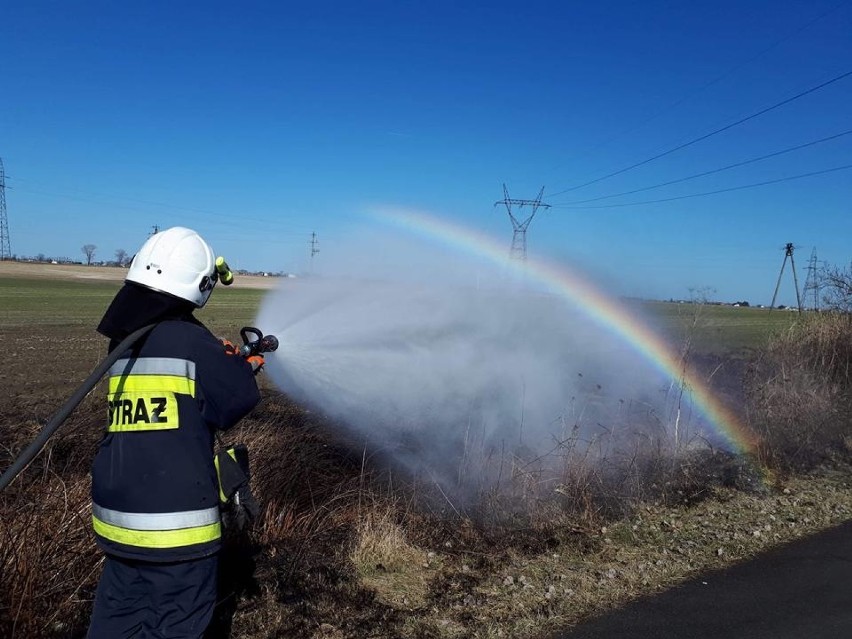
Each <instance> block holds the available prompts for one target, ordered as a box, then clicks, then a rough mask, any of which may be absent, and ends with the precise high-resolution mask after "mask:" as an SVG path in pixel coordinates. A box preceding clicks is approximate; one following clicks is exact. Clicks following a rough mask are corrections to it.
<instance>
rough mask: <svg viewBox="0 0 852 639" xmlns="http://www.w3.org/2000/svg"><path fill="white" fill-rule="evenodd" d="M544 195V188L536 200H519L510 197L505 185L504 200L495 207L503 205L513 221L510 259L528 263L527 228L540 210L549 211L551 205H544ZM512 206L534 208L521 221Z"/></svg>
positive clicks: (496, 203) (499, 201) (495, 204)
mask: <svg viewBox="0 0 852 639" xmlns="http://www.w3.org/2000/svg"><path fill="white" fill-rule="evenodd" d="M542 195H544V187H541V191H539V192H538V197H536V199H534V200H517V199H513V198H510V197H509V189H507V188H506V185H505V184H504V185H503V196H504V197H503V199H502V200H498V201H496V202H494V206H497V205H498V204H503V205H504V206H505V207H506V211H507V212H508V213H509V219H510V220H511V221H512V230H513V231H514V232H513V234H512V248H511V250H510V251H509V257H510V258H511V259H513V260H520V261H522V262H523V261H526V259H527V228H529V225H530V222H532V219H533V218H534V217H535V214H536V212H537V211H538V210H539V209H540V208H545V209H549V208H550V204H542V202H541V196H542ZM512 206H517V207H518V208H519V209H520V208H523V207H525V206H529V207H532V212H531V213H530V214H529V217H527V218H526V219H525V220H523V221H521V220H520V219H519V218H517V217H515V215H514V214H513V213H512Z"/></svg>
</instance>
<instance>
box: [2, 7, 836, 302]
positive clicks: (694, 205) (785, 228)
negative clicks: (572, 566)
mask: <svg viewBox="0 0 852 639" xmlns="http://www.w3.org/2000/svg"><path fill="white" fill-rule="evenodd" d="M4 25H5V29H4V32H3V37H2V38H0V59H1V60H3V73H2V76H0V77H2V84H0V157H2V158H3V161H4V163H5V167H6V173H7V175H8V180H7V185H8V186H9V187H10V188H9V190H8V191H7V205H8V214H9V229H10V236H11V242H12V249H13V252H15V253H17V254H22V255H34V254H37V253H45V254H48V255H56V256H69V257H73V258H82V253H81V251H80V247H81V246H82V245H83V244H86V243H93V244H96V245H97V246H98V257H100V258H103V259H109V258H111V257H112V256H113V254H114V251H115V250H116V249H118V248H124V249H126V250H128V251H129V252H131V253H132V252H133V251H135V249H136V248H137V247H138V246H139V244H141V242H142V241H143V240H144V239H145V237H146V234H147V233H148V232H149V230H150V229H151V226H152V225H154V224H158V225H160V226H161V227H165V226H170V225H175V224H183V225H185V226H191V227H193V228H196V229H197V230H198V231H200V232H201V233H202V234H203V235H204V236H205V237H207V238H208V239H209V241H210V242H211V244H213V246H214V248H215V249H216V250H217V252H220V253H223V254H224V255H226V256H227V257H228V258H229V260H230V261H231V262H233V263H235V264H236V265H238V266H240V267H245V268H250V269H269V270H282V269H283V270H291V271H299V270H303V269H305V268H306V267H307V262H308V256H309V246H308V242H309V239H310V234H311V232H316V233H317V234H318V236H319V239H320V243H321V250H322V251H323V253H321V254H320V256H319V257H318V258H317V259H318V260H321V259H322V258H324V257H325V256H326V255H328V254H329V253H331V254H333V253H334V252H335V251H336V250H337V249H338V247H339V248H340V249H341V250H342V248H343V247H344V246H345V245H346V243H347V241H348V238H351V237H352V236H353V234H355V233H357V232H358V231H359V230H363V228H364V227H365V226H366V225H370V224H375V223H376V222H375V220H374V219H372V218H370V217H369V216H365V215H364V213H365V211H367V210H369V208H370V207H371V206H373V205H393V206H403V207H412V208H416V209H419V210H423V211H429V212H432V213H434V214H437V215H441V216H445V217H448V218H450V219H453V220H455V221H457V222H459V223H462V224H465V225H468V226H471V227H474V228H477V229H479V230H481V231H483V232H486V233H489V234H492V235H494V236H496V237H504V238H505V241H506V246H507V251H508V247H509V244H510V241H511V226H510V223H509V220H508V218H507V216H506V213H505V211H504V210H501V209H499V208H497V209H495V208H494V206H493V203H494V202H495V201H496V200H498V199H501V198H502V183H504V182H505V183H507V185H508V186H509V190H510V195H512V196H513V197H519V198H530V197H534V195H535V194H536V193H537V192H538V190H539V188H541V186H542V185H544V186H545V198H544V200H545V201H546V202H549V203H550V204H552V205H554V207H553V208H551V209H550V210H548V211H546V212H540V213H539V215H538V216H537V217H536V219H535V220H534V221H533V223H532V225H531V227H530V231H529V235H528V250H529V253H530V255H531V256H542V257H547V258H549V259H564V260H570V261H571V262H573V263H578V264H580V265H582V266H583V267H584V268H587V269H589V270H590V271H592V272H595V273H599V274H601V275H603V276H604V277H606V278H607V279H608V280H609V281H613V282H616V283H617V284H616V286H617V288H618V292H619V293H624V294H631V295H641V296H650V297H657V298H668V297H675V298H678V297H687V296H688V295H689V289H691V288H693V289H695V288H702V287H711V288H712V289H715V290H716V293H715V295H714V297H717V298H719V299H726V300H733V299H749V300H752V301H753V302H755V303H757V302H763V303H767V302H768V301H769V299H770V298H771V295H772V290H773V288H774V284H775V278H776V277H777V275H778V270H779V268H780V266H781V262H782V259H783V252H782V250H781V247H782V246H783V245H784V244H785V243H787V242H793V243H795V245H796V246H797V247H798V251H797V253H796V258H797V266H799V269H800V273H799V274H800V277H801V279H804V276H805V271H804V267H805V266H806V263H807V259H808V257H809V255H810V252H811V249H812V248H813V247H816V248H817V251H818V255H819V258H820V259H821V260H825V261H828V262H832V263H836V264H845V263H847V262H848V260H849V259H850V257H852V255H850V247H852V243H850V237H852V198H850V196H852V170H844V171H838V172H834V173H829V174H825V175H821V176H815V177H812V178H807V179H802V180H795V181H790V182H785V183H779V184H774V185H770V186H766V187H761V188H755V189H749V190H741V191H734V192H729V193H723V194H719V195H714V196H707V197H696V198H690V199H684V200H677V201H673V202H666V203H658V204H646V205H640V206H625V207H619V208H605V209H591V208H589V209H574V208H567V207H565V206H561V207H560V206H556V205H565V204H567V203H570V202H572V201H576V200H583V199H590V198H595V197H600V196H604V195H610V194H613V193H620V192H622V191H627V190H631V189H635V188H642V187H645V186H649V185H653V184H656V183H659V182H664V181H668V180H674V179H677V178H680V177H683V176H687V175H691V174H694V173H699V172H702V171H707V170H712V169H715V168H718V167H721V166H724V165H727V164H731V163H734V162H738V161H742V160H746V159H749V158H752V157H755V156H759V155H763V154H768V153H771V152H774V151H778V150H782V149H785V148H788V147H792V146H795V145H798V144H803V143H806V142H810V141H813V140H817V139H821V138H824V137H827V136H830V135H834V134H837V133H840V132H843V131H846V130H850V129H852V112H850V109H849V105H850V104H852V76H850V77H848V78H845V79H843V80H839V81H837V82H835V83H834V84H832V85H830V86H827V87H825V88H824V89H821V90H819V91H816V92H814V93H812V94H810V95H808V96H805V97H803V98H801V99H799V100H796V101H794V102H792V103H790V104H789V105H786V106H784V107H781V108H779V109H776V110H774V111H772V112H770V113H767V114H766V115H764V116H761V117H759V118H755V119H754V120H751V121H749V122H747V123H745V124H743V125H740V126H738V127H734V128H732V129H731V130H729V131H726V132H724V133H721V134H719V135H716V136H713V137H711V138H709V139H707V140H706V141H703V142H701V143H698V144H695V145H693V146H691V147H689V148H687V149H684V150H682V151H679V152H676V153H672V154H670V155H668V156H666V157H664V158H661V159H659V160H657V161H654V162H650V163H648V164H646V165H643V166H641V167H638V168H636V169H634V170H631V171H628V172H625V173H623V174H621V175H618V176H615V177H612V178H610V179H606V180H602V181H600V182H598V183H595V184H593V185H589V186H587V187H584V188H580V189H576V190H572V191H569V192H567V193H562V194H560V195H554V196H553V197H549V194H555V193H558V192H560V191H564V190H565V189H569V188H571V187H574V186H576V185H578V184H582V183H584V182H587V181H589V180H592V179H595V178H597V177H600V176H602V175H605V174H608V173H611V172H613V171H616V170H618V169H621V168H623V167H625V166H628V165H631V164H633V163H635V162H638V161H641V160H643V159H645V158H648V157H651V156H653V155H656V154H657V153H660V152H661V151H665V150H667V149H669V148H671V147H674V146H677V145H678V144H681V143H683V142H685V141H688V140H690V139H693V138H696V137H698V136H700V135H703V134H705V133H708V132H710V131H712V130H714V129H717V128H720V127H722V126H724V125H726V124H728V123H730V122H733V121H735V120H738V119H740V118H742V117H745V116H747V115H750V114H751V113H754V112H756V111H759V110H761V109H763V108H765V107H768V106H770V105H772V104H774V103H777V102H780V101H781V100H783V99H785V98H788V97H791V96H793V95H795V94H797V93H800V92H802V91H804V90H806V89H809V88H811V87H813V86H816V85H818V84H820V83H822V82H825V81H827V80H829V79H831V78H834V77H836V76H838V75H840V74H842V73H845V72H847V71H850V70H852V37H850V35H849V34H850V33H852V2H849V1H846V2H839V1H838V0H807V1H805V0H801V1H799V0H796V1H791V0H787V1H785V2H778V1H777V0H775V1H770V0H766V1H764V0H740V1H729V0H721V1H715V2H703V1H696V2H673V1H662V0H659V1H658V0H643V1H635V2H627V1H615V0H613V1H609V2H607V1H603V2H596V3H579V2H535V1H532V2H524V3H519V2H512V3H500V2H492V3H475V2H365V3H350V2H322V1H320V2H313V3H281V2H278V3H272V2H270V3H239V4H238V3H220V2H179V3H174V2H170V3H166V2H150V3H136V4H135V5H133V6H131V5H130V4H129V3H115V2H97V3H96V2H84V3H73V4H72V3H63V2H55V3H44V2H26V3H24V2H11V3H6V6H5V7H4ZM847 164H852V135H847V136H844V137H841V138H838V139H836V140H832V141H830V142H826V143H823V144H818V145H814V146H812V147H809V148H807V149H803V150H801V151H798V152H794V153H788V154H785V155H782V156H779V157H776V158H772V159H770V160H767V161H764V162H759V163H754V164H750V165H748V166H744V167H740V168H738V169H734V170H730V171H725V172H721V173H717V174H714V175H711V176H707V177H705V178H701V179H696V180H691V181H688V182H684V183H681V184H677V185H672V186H670V187H666V188H661V189H656V190H652V191H648V192H645V193H641V194H636V195H633V196H623V197H620V198H612V199H607V200H603V201H600V202H597V203H595V204H609V203H624V202H635V201H643V200H651V199H659V198H667V197H677V196H681V195H688V194H693V193H700V192H705V191H712V190H717V189H724V188H729V187H735V186H740V185H746V184H751V183H755V182H761V181H767V180H774V179H778V178H783V177H787V176H793V175H797V174H802V173H808V172H813V171H820V170H823V169H830V168H834V167H839V166H844V165H847ZM365 250H369V249H368V248H366V249H365ZM787 279H789V278H787ZM792 299H793V291H792V282H787V281H785V283H784V285H783V287H782V300H781V301H786V302H787V303H789V302H790V301H791V300H792Z"/></svg>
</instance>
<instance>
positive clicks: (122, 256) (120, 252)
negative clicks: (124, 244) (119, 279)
mask: <svg viewBox="0 0 852 639" xmlns="http://www.w3.org/2000/svg"><path fill="white" fill-rule="evenodd" d="M127 258H128V255H127V251H125V250H124V249H116V251H115V261H116V262H118V265H119V266H124V265H125V264H127Z"/></svg>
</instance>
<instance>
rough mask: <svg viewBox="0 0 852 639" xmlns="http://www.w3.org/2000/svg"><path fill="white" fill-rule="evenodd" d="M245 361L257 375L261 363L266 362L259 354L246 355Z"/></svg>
mask: <svg viewBox="0 0 852 639" xmlns="http://www.w3.org/2000/svg"><path fill="white" fill-rule="evenodd" d="M246 361H247V362H248V363H249V364H251V370H252V372H254V374H255V375H257V374H258V373H259V372H260V369H261V368H263V365H264V364H265V363H266V362H264V361H263V357H262V356H260V355H252V356H251V357H246Z"/></svg>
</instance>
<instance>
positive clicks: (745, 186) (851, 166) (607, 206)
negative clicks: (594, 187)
mask: <svg viewBox="0 0 852 639" xmlns="http://www.w3.org/2000/svg"><path fill="white" fill-rule="evenodd" d="M846 169H852V164H846V165H844V166H836V167H834V168H831V169H823V170H822V171H812V172H810V173H800V174H799V175H788V176H787V177H783V178H778V179H775V180H767V181H765V182H755V183H753V184H743V185H742V186H732V187H730V188H727V189H716V190H715V191H704V192H703V193H690V194H689V195H679V196H677V197H667V198H662V199H659V200H643V201H642V202H624V203H622V204H598V205H594V206H571V205H568V204H554V205H553V207H554V208H562V209H614V208H619V207H623V206H639V205H640V204H659V203H660V202H674V201H675V200H686V199H689V198H694V197H704V196H705V195H716V194H718V193H730V192H731V191H742V190H745V189H754V188H757V187H759V186H767V185H769V184H779V183H781V182H790V181H792V180H801V179H803V178H807V177H814V176H816V175H824V174H826V173H833V172H835V171H845V170H846Z"/></svg>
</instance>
